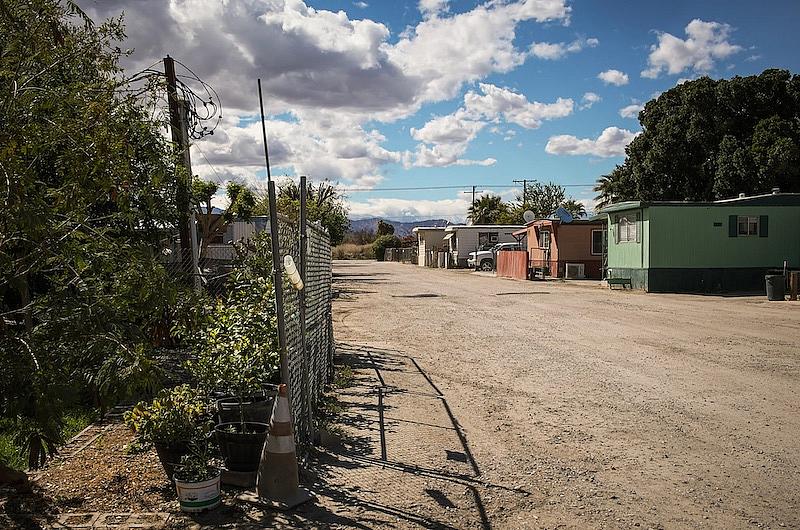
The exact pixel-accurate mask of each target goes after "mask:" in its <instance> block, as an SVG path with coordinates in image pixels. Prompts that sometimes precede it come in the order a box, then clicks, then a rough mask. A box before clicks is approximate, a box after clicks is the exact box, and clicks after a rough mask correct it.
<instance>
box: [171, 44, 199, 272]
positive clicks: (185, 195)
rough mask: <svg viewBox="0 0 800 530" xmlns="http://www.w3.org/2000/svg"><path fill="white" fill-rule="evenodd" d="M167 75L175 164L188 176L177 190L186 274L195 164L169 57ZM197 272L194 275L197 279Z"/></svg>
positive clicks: (189, 258)
mask: <svg viewBox="0 0 800 530" xmlns="http://www.w3.org/2000/svg"><path fill="white" fill-rule="evenodd" d="M164 74H165V75H166V77H167V102H168V103H169V126H170V130H171V132H172V142H173V144H175V145H176V146H177V148H178V149H179V150H180V156H177V157H176V164H177V165H178V166H180V167H181V168H183V170H184V172H185V175H179V176H178V182H177V186H176V189H175V203H176V207H177V209H178V234H179V235H180V240H181V264H182V265H183V268H184V270H187V271H188V270H190V269H191V268H192V254H193V253H192V244H191V240H190V237H191V233H192V230H191V229H190V226H189V223H190V219H189V183H190V182H191V179H192V160H191V158H190V156H189V130H188V128H189V127H188V118H189V115H188V112H187V109H186V103H185V102H181V101H179V100H178V80H177V77H176V75H175V61H174V60H173V59H172V57H170V56H169V55H167V56H166V57H165V58H164ZM196 274H197V271H196V270H194V271H192V275H193V276H195V275H196Z"/></svg>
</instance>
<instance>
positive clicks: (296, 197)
mask: <svg viewBox="0 0 800 530" xmlns="http://www.w3.org/2000/svg"><path fill="white" fill-rule="evenodd" d="M307 191H308V196H307V197H306V207H307V212H306V216H307V219H308V220H309V221H312V222H319V223H320V224H322V226H323V227H324V228H325V229H326V230H328V235H329V236H330V238H331V245H333V246H336V245H338V244H339V243H341V242H342V240H344V235H345V234H346V233H347V230H348V229H349V228H350V219H348V218H347V206H346V205H345V203H344V199H343V198H342V197H341V196H340V195H339V192H338V191H337V190H336V187H334V186H333V185H332V184H331V183H330V182H328V181H327V180H323V181H321V182H319V183H318V184H316V185H314V183H313V182H309V183H308V188H307ZM277 199H278V211H279V212H280V213H282V214H284V215H286V216H287V217H289V218H290V219H292V220H293V221H295V222H297V221H299V220H300V186H299V185H298V184H297V183H296V182H294V181H291V180H290V181H287V182H286V183H284V184H282V185H281V186H280V187H279V188H278V198H277ZM254 214H255V215H267V214H269V202H268V201H267V197H263V198H262V199H261V200H260V201H259V202H258V204H257V205H256V207H255V209H254Z"/></svg>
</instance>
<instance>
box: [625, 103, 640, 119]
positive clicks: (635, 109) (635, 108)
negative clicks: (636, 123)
mask: <svg viewBox="0 0 800 530" xmlns="http://www.w3.org/2000/svg"><path fill="white" fill-rule="evenodd" d="M642 109H644V105H637V104H636V103H634V104H631V105H628V106H626V107H622V108H621V109H619V115H620V116H622V117H623V118H634V119H636V118H638V117H639V113H640V112H641V111H642Z"/></svg>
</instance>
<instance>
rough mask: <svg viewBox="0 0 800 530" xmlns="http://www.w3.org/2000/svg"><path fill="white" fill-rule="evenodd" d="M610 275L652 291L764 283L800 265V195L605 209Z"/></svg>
mask: <svg viewBox="0 0 800 530" xmlns="http://www.w3.org/2000/svg"><path fill="white" fill-rule="evenodd" d="M600 213H601V214H602V215H603V216H606V222H607V224H606V229H607V230H608V234H607V235H608V256H607V269H608V270H607V275H608V277H609V278H630V280H631V284H632V287H634V288H638V289H644V290H645V291H651V292H723V291H750V290H763V289H764V275H765V273H766V271H767V270H769V269H780V268H783V264H784V261H785V262H787V264H788V266H789V268H795V269H797V268H800V193H778V192H777V191H776V192H773V193H772V194H770V195H758V196H752V197H745V196H743V195H740V196H739V197H738V198H736V199H727V200H722V201H715V202H644V201H641V202H639V201H628V202H620V203H617V204H612V205H610V206H607V207H605V208H603V209H602V210H600Z"/></svg>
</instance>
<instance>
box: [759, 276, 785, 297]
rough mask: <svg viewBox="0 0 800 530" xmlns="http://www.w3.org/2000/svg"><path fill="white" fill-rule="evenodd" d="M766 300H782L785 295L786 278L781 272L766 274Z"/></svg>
mask: <svg viewBox="0 0 800 530" xmlns="http://www.w3.org/2000/svg"><path fill="white" fill-rule="evenodd" d="M764 279H765V280H766V282H767V300H773V301H774V300H781V301H782V300H784V299H785V297H786V290H785V287H786V278H785V277H784V276H783V274H767V275H766V276H764Z"/></svg>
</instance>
